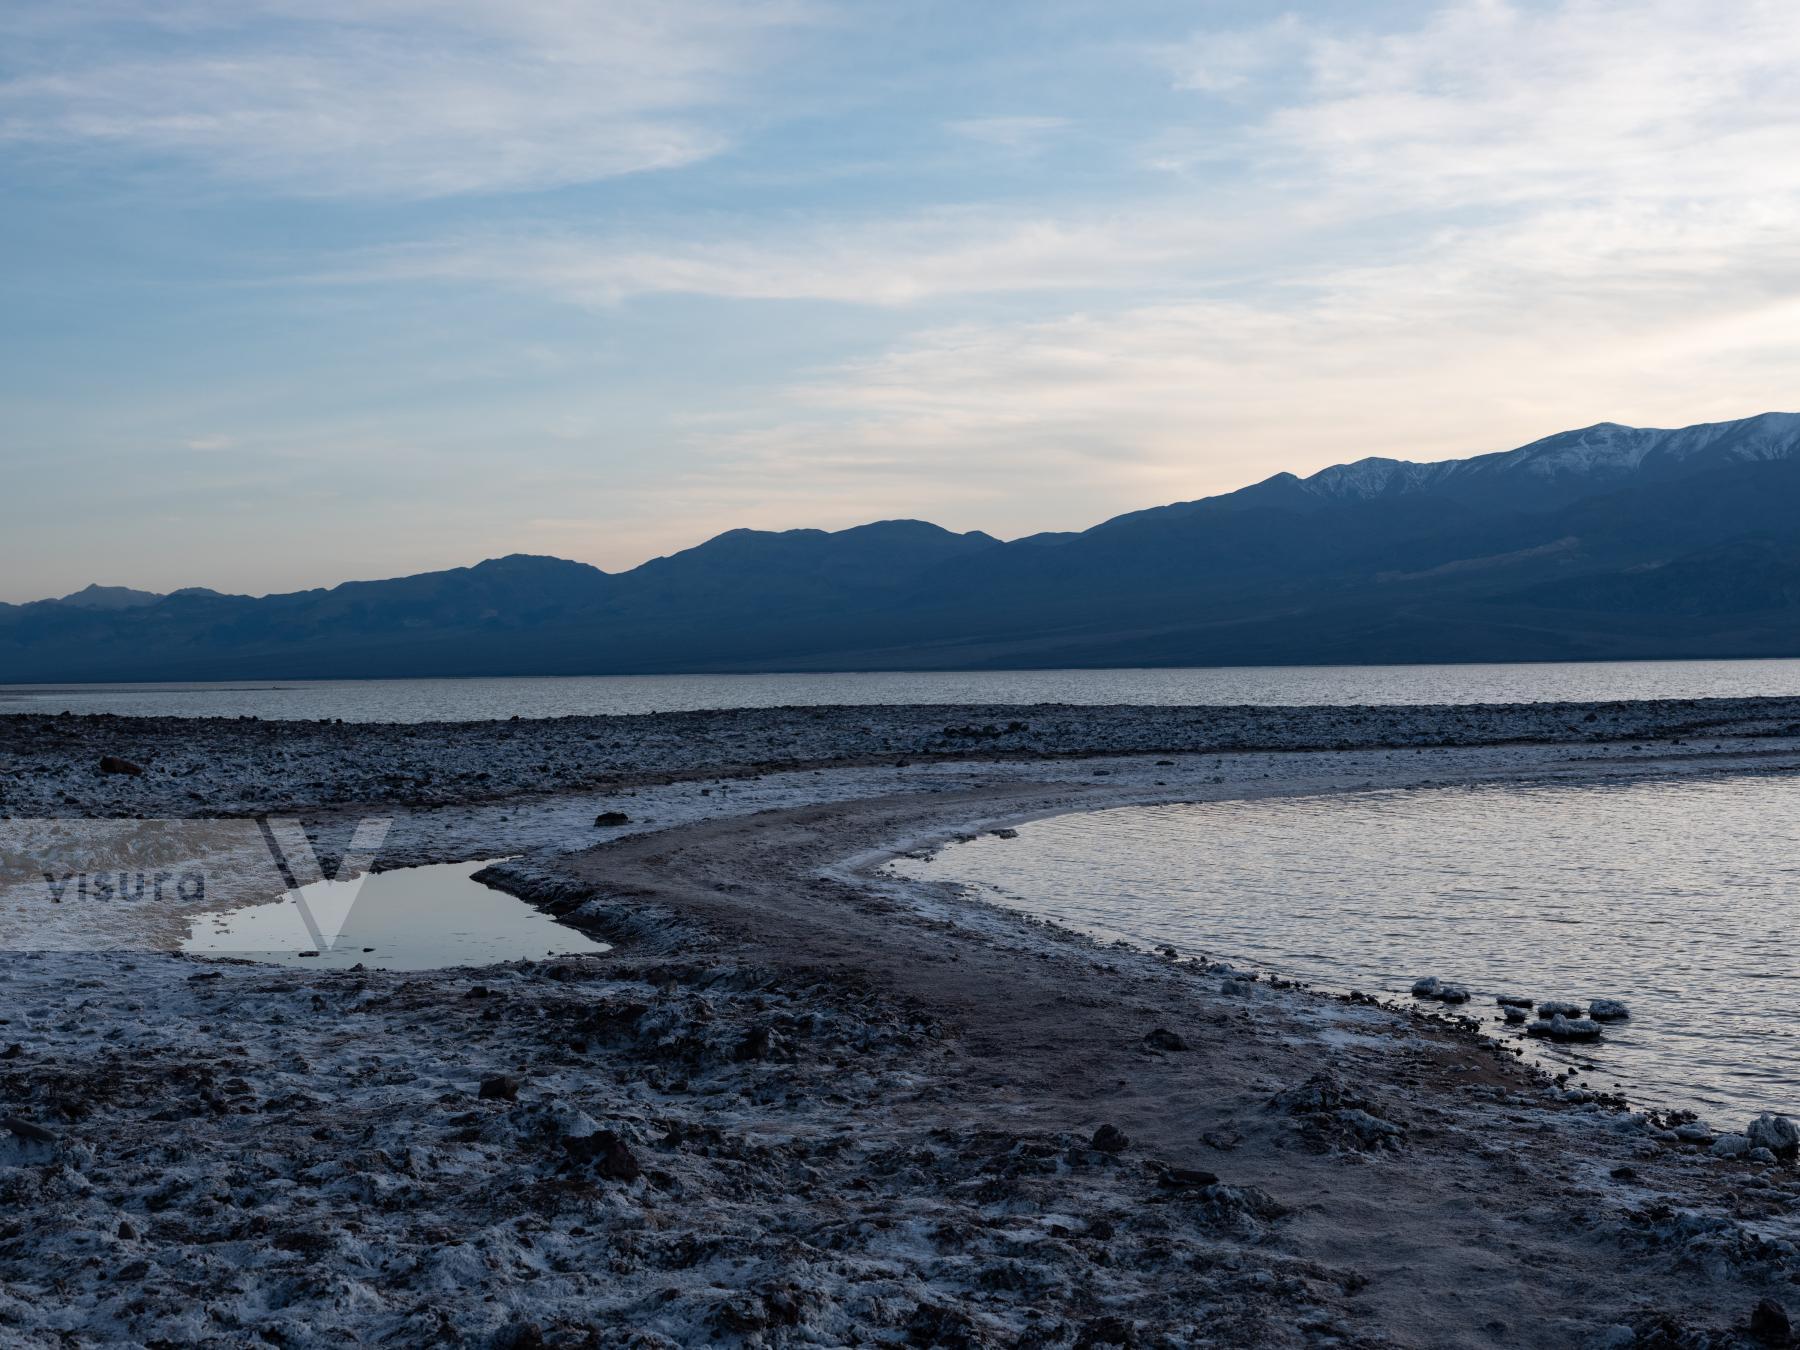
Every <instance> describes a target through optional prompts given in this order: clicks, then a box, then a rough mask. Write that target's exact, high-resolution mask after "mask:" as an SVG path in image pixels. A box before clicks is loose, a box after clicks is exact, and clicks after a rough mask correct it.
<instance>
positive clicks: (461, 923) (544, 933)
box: [182, 862, 608, 970]
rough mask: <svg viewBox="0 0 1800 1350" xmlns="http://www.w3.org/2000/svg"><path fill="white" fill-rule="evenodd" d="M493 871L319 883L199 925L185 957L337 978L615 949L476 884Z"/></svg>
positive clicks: (399, 873)
mask: <svg viewBox="0 0 1800 1350" xmlns="http://www.w3.org/2000/svg"><path fill="white" fill-rule="evenodd" d="M488 865H489V864H488V863H487V862H462V863H444V864H440V865H436V866H431V867H402V868H396V869H395V870H393V871H391V872H375V873H371V874H369V875H366V876H362V877H358V878H357V879H355V880H354V881H320V882H315V883H314V884H313V885H310V886H302V887H300V888H299V890H298V891H294V892H290V893H289V894H288V895H286V896H284V897H283V898H282V899H280V900H278V901H276V902H274V903H272V904H266V905H249V906H246V907H244V908H242V909H234V910H228V911H225V912H223V913H219V914H203V915H201V916H199V917H198V918H196V919H195V920H194V924H193V932H192V934H191V935H190V936H189V938H188V940H187V941H186V942H185V943H183V944H182V950H183V951H185V952H188V953H189V954H191V955H194V956H235V957H247V958H250V959H252V960H257V961H271V962H276V963H279V964H282V965H296V966H306V967H310V968H314V969H316V968H318V967H321V966H323V967H325V968H327V969H335V970H342V969H345V968H347V967H349V966H353V965H355V964H357V963H358V962H361V963H362V964H364V965H366V966H368V967H370V968H371V969H376V970H435V969H438V968H440V967H444V966H483V965H490V964H492V963H494V962H496V961H518V960H525V959H536V958H539V957H543V956H568V955H574V954H576V953H580V952H603V951H606V950H608V948H607V944H606V943H604V942H596V941H594V940H593V939H592V938H589V937H587V936H586V935H585V934H583V933H581V932H579V931H578V930H576V929H574V928H570V927H568V926H567V925H565V924H560V923H557V922H556V921H555V920H554V919H552V918H550V917H549V916H548V915H546V914H543V913H541V912H540V911H538V910H536V909H533V908H532V907H531V906H530V905H528V904H526V903H525V902H524V901H523V900H520V899H518V898H517V897H516V896H511V895H508V894H507V893H506V892H505V891H498V890H495V889H494V888H493V887H491V886H484V885H482V884H481V883H480V882H479V881H476V880H475V879H474V875H473V874H474V873H476V872H479V871H480V870H481V869H482V868H484V867H486V866H488ZM303 952H311V953H315V955H310V956H303V955H301V953H303Z"/></svg>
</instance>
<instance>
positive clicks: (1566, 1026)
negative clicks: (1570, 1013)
mask: <svg viewBox="0 0 1800 1350" xmlns="http://www.w3.org/2000/svg"><path fill="white" fill-rule="evenodd" d="M1538 1015H1539V1016H1540V1017H1542V1016H1543V1013H1542V1012H1541V1011H1540V1012H1539V1014H1538ZM1525 1030H1526V1032H1527V1034H1529V1035H1532V1036H1537V1037H1540V1038H1543V1039H1548V1040H1552V1041H1597V1040H1599V1039H1600V1024H1599V1023H1598V1022H1596V1021H1594V1020H1593V1019H1592V1018H1587V1017H1564V1016H1563V1015H1562V1014H1561V1013H1557V1014H1555V1015H1554V1016H1552V1017H1551V1018H1550V1020H1549V1021H1547V1022H1542V1021H1540V1022H1533V1023H1532V1024H1531V1025H1530V1026H1529V1027H1527V1028H1526V1029H1525Z"/></svg>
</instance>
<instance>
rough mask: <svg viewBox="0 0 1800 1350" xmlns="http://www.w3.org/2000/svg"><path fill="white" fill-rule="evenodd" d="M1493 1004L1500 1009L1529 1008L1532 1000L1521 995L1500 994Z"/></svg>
mask: <svg viewBox="0 0 1800 1350" xmlns="http://www.w3.org/2000/svg"><path fill="white" fill-rule="evenodd" d="M1494 1002H1496V1003H1498V1004H1499V1005H1500V1006H1501V1007H1502V1008H1529V1007H1531V1005H1532V1000H1531V999H1528V998H1526V997H1525V996H1524V995H1523V994H1500V995H1498V996H1497V997H1496V998H1495V999H1494Z"/></svg>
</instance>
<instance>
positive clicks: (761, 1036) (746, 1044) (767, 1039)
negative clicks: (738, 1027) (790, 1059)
mask: <svg viewBox="0 0 1800 1350" xmlns="http://www.w3.org/2000/svg"><path fill="white" fill-rule="evenodd" d="M781 1048H782V1046H781V1038H780V1037H779V1036H777V1035H776V1034H775V1033H774V1032H773V1031H771V1030H770V1029H769V1028H768V1027H751V1028H750V1030H748V1031H746V1032H745V1033H744V1038H743V1039H742V1040H740V1041H739V1042H738V1043H737V1048H736V1049H735V1050H733V1051H732V1052H731V1057H732V1058H733V1059H735V1060H736V1061H737V1062H738V1063H739V1064H748V1063H749V1062H750V1061H751V1060H753V1059H773V1058H774V1057H775V1056H776V1055H777V1054H779V1053H780V1051H781Z"/></svg>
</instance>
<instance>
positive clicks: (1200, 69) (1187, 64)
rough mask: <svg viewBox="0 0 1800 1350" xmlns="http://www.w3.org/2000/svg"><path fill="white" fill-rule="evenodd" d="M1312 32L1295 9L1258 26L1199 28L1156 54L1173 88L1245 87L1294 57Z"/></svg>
mask: <svg viewBox="0 0 1800 1350" xmlns="http://www.w3.org/2000/svg"><path fill="white" fill-rule="evenodd" d="M1310 41H1311V33H1310V31H1309V30H1308V28H1307V27H1306V26H1305V25H1304V24H1303V23H1302V22H1301V21H1300V20H1299V19H1298V18H1297V17H1295V16H1294V15H1292V14H1284V15H1282V16H1281V17H1280V18H1278V19H1276V20H1275V21H1274V22H1272V23H1267V24H1264V25H1262V26H1261V27H1258V28H1245V29H1227V30H1219V31H1203V32H1199V33H1196V34H1194V35H1193V36H1192V37H1190V38H1189V39H1188V40H1187V41H1186V42H1184V43H1181V44H1180V45H1178V46H1175V47H1168V48H1164V49H1163V50H1162V52H1161V53H1160V55H1161V59H1162V61H1163V63H1164V64H1165V65H1167V66H1168V67H1169V68H1170V69H1171V70H1172V71H1173V72H1174V75H1175V85H1176V87H1177V88H1178V89H1192V90H1198V91H1200V92H1202V93H1208V94H1230V93H1235V92H1238V91H1241V90H1243V89H1246V88H1248V87H1249V86H1250V85H1251V84H1253V83H1254V82H1256V81H1258V80H1260V79H1263V78H1265V77H1267V76H1268V75H1269V74H1270V73H1271V72H1272V71H1274V70H1275V69H1277V68H1278V67H1280V66H1281V65H1283V64H1284V63H1289V62H1294V61H1298V60H1299V59H1300V58H1301V57H1303V56H1304V55H1305V52H1306V48H1307V47H1308V46H1309V45H1310Z"/></svg>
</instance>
